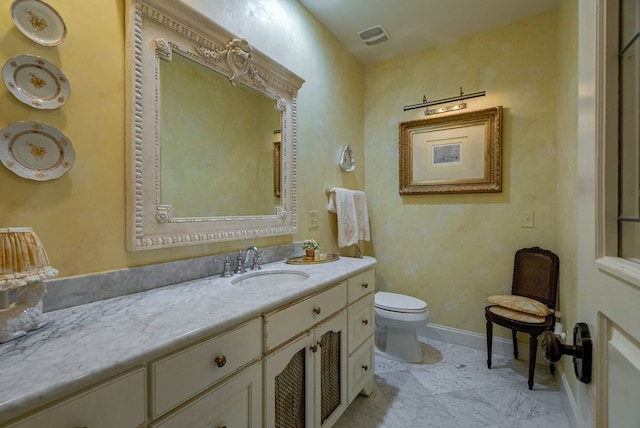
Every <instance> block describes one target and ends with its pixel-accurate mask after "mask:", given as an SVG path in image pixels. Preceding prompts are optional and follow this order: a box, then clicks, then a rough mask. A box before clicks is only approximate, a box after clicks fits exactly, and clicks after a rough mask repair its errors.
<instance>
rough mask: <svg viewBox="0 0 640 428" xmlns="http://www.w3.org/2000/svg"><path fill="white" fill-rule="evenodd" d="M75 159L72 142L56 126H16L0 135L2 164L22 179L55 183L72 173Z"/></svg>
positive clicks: (41, 124) (0, 159) (10, 126)
mask: <svg viewBox="0 0 640 428" xmlns="http://www.w3.org/2000/svg"><path fill="white" fill-rule="evenodd" d="M75 157H76V154H75V151H74V150H73V146H72V145H71V141H70V140H69V139H68V138H67V137H66V135H64V134H63V133H62V132H60V131H59V130H58V129H57V128H54V127H53V126H50V125H47V124H44V123H41V122H35V121H28V122H15V123H13V124H11V125H9V127H8V128H6V129H4V130H2V131H0V161H2V164H3V165H4V166H6V167H7V168H9V169H10V170H11V171H13V172H14V173H15V174H16V175H18V176H20V177H23V178H29V179H31V180H36V181H46V180H53V179H54V178H58V177H61V176H62V175H64V174H65V173H66V172H67V171H69V170H70V169H71V167H72V166H73V162H74V160H75Z"/></svg>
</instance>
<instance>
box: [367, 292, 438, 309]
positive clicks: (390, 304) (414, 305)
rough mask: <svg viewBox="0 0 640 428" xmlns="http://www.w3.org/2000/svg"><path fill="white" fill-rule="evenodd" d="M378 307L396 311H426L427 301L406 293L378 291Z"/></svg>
mask: <svg viewBox="0 0 640 428" xmlns="http://www.w3.org/2000/svg"><path fill="white" fill-rule="evenodd" d="M375 299H376V307H378V308H380V309H386V310H388V311H396V312H424V310H425V309H427V303H426V302H424V301H422V300H420V299H417V298H415V297H411V296H406V295H404V294H397V293H388V292H386V291H378V292H377V293H376V295H375Z"/></svg>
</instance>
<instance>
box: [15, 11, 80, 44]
mask: <svg viewBox="0 0 640 428" xmlns="http://www.w3.org/2000/svg"><path fill="white" fill-rule="evenodd" d="M11 19H12V20H13V23H14V24H15V25H16V27H17V28H18V30H20V32H21V33H22V34H24V35H25V36H27V37H28V38H30V39H31V40H33V41H34V42H36V43H39V44H41V45H43V46H56V45H59V44H60V43H62V42H63V41H64V39H65V38H66V37H67V26H66V25H65V23H64V20H63V19H62V17H61V16H60V14H59V13H58V12H57V11H56V10H55V9H54V8H53V7H51V6H50V5H49V4H47V3H45V2H43V1H41V0H14V1H13V3H11Z"/></svg>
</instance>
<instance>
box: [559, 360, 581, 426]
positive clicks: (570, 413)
mask: <svg viewBox="0 0 640 428" xmlns="http://www.w3.org/2000/svg"><path fill="white" fill-rule="evenodd" d="M560 392H562V404H563V405H564V408H565V409H567V412H566V413H567V417H568V418H569V425H570V426H572V427H574V428H577V427H578V426H579V425H578V405H577V404H576V400H575V397H574V396H573V392H572V391H571V388H570V387H569V382H568V381H567V376H566V375H565V374H564V373H562V375H561V376H560Z"/></svg>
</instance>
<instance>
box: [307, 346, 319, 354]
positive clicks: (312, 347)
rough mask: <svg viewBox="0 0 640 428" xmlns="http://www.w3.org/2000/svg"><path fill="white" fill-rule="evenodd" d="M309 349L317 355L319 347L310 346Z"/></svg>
mask: <svg viewBox="0 0 640 428" xmlns="http://www.w3.org/2000/svg"><path fill="white" fill-rule="evenodd" d="M309 349H311V352H313V353H314V354H315V353H316V352H318V345H311V346H309Z"/></svg>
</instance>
